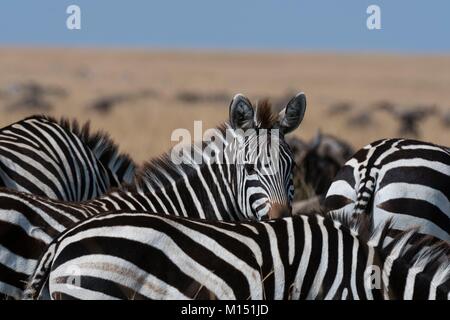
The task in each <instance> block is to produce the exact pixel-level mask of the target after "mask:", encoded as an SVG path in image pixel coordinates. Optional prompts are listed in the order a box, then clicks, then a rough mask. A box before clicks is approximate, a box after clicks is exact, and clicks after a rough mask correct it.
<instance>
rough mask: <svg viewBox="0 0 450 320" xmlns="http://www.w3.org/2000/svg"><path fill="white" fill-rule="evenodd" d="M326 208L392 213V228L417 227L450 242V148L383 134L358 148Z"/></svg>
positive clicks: (377, 216) (377, 217)
mask: <svg viewBox="0 0 450 320" xmlns="http://www.w3.org/2000/svg"><path fill="white" fill-rule="evenodd" d="M325 204H326V206H327V209H328V210H332V211H337V212H339V211H343V212H344V213H345V214H348V215H353V214H363V213H369V214H370V215H371V216H372V217H373V220H374V222H375V223H379V222H381V221H385V220H386V219H389V218H391V217H392V218H394V230H393V232H394V233H395V230H397V231H398V230H406V229H408V228H410V227H416V226H418V227H419V228H420V229H419V230H420V232H421V233H423V234H429V235H433V236H435V237H437V238H439V239H442V240H445V241H450V152H449V151H448V149H447V148H445V147H441V146H437V145H434V144H430V143H426V142H421V141H415V140H407V139H385V140H380V141H376V142H374V143H372V144H369V145H367V146H366V147H364V148H362V149H361V150H359V151H358V152H357V153H356V154H355V155H354V156H353V157H352V158H351V159H350V160H349V161H348V162H347V163H346V164H345V166H344V167H343V168H342V169H341V170H340V172H339V173H338V175H337V176H336V178H335V180H334V182H333V183H332V185H331V187H330V189H329V190H328V193H327V197H326V201H325Z"/></svg>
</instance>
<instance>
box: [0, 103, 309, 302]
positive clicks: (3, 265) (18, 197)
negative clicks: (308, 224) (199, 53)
mask: <svg viewBox="0 0 450 320" xmlns="http://www.w3.org/2000/svg"><path fill="white" fill-rule="evenodd" d="M236 103H238V104H239V105H240V106H241V107H243V109H240V111H236V112H237V113H242V112H244V113H246V112H247V111H249V109H248V108H251V110H252V111H253V108H252V107H251V105H250V103H249V102H248V100H247V99H246V98H244V97H242V96H237V97H235V99H233V102H232V104H231V108H230V110H231V112H230V114H231V119H230V120H231V121H230V122H231V123H235V122H233V120H234V118H233V117H237V118H239V119H241V120H242V117H241V115H242V114H234V115H233V111H232V110H233V108H234V106H236ZM268 107H269V106H268V105H263V106H260V107H258V109H257V112H256V115H255V116H254V115H253V112H252V119H251V121H252V126H253V125H254V126H257V128H258V129H273V128H274V127H275V126H278V127H282V128H283V131H284V132H282V134H281V135H280V132H279V131H275V130H273V131H270V130H269V131H268V132H269V134H271V135H274V139H275V140H276V141H278V142H279V144H280V150H279V154H278V157H277V162H276V163H275V162H272V163H271V166H269V167H261V166H260V165H259V164H258V159H259V156H260V155H261V154H262V153H261V152H259V151H255V150H259V149H261V148H265V146H266V143H267V140H264V139H262V141H261V142H260V143H259V142H258V143H257V144H256V145H255V144H249V143H248V141H255V140H258V139H257V138H258V136H259V135H260V134H262V131H259V130H256V131H253V132H252V134H251V135H247V136H241V135H238V134H239V133H236V132H235V131H234V130H235V129H234V127H233V125H230V126H225V127H221V128H220V129H219V130H217V132H216V133H217V137H218V141H217V143H218V144H219V143H220V142H225V134H226V132H229V131H231V133H232V134H234V139H233V140H232V141H231V142H229V143H227V144H225V147H224V148H223V149H219V150H223V151H222V152H223V154H221V152H217V153H216V154H215V157H217V158H219V157H221V155H225V156H224V157H223V158H224V160H225V161H223V162H221V161H218V160H217V161H216V160H215V158H214V157H211V156H210V155H208V154H206V153H204V152H203V151H202V150H201V149H200V148H198V147H196V146H194V147H193V148H192V150H191V149H190V150H189V151H192V152H189V153H186V154H184V155H183V157H184V158H182V160H185V161H182V162H181V163H180V164H175V162H174V161H173V158H171V157H169V155H164V156H161V157H160V158H158V159H157V160H154V161H151V162H150V163H148V164H147V165H146V166H145V168H144V169H143V172H140V173H138V178H137V179H136V185H135V186H131V187H122V188H121V189H118V190H115V191H112V192H109V193H108V194H106V195H104V196H102V197H100V198H97V199H93V200H90V201H86V202H83V203H79V204H75V203H68V202H63V201H57V200H49V199H47V198H42V197H38V196H34V195H30V194H24V193H17V192H13V191H11V190H0V246H1V247H0V269H2V271H0V293H3V294H5V295H7V296H9V297H15V298H17V297H18V296H20V294H21V292H22V290H23V281H24V280H25V279H26V278H27V277H28V276H29V275H30V274H31V272H32V270H33V269H34V267H35V266H36V263H37V258H38V256H39V255H40V254H41V253H42V252H43V250H44V248H45V247H46V245H48V244H49V243H50V242H51V241H52V240H53V239H54V238H55V237H56V236H57V235H58V234H59V233H61V232H62V231H64V230H65V229H67V228H69V227H72V226H73V225H74V224H76V223H77V222H79V221H82V220H84V219H86V218H87V217H90V216H93V215H97V214H99V213H104V212H108V211H112V210H129V211H145V212H158V213H164V214H167V215H175V216H182V217H194V218H200V219H212V220H225V221H240V220H246V219H253V220H255V219H266V218H277V217H280V216H285V215H289V214H290V204H291V201H292V197H293V186H292V169H293V159H292V155H291V152H290V149H289V147H288V145H287V144H286V143H285V142H284V134H286V133H287V132H289V131H290V130H292V129H294V128H295V127H297V126H298V125H299V123H300V121H301V117H302V116H303V112H304V107H305V102H304V96H303V95H297V96H296V97H295V98H294V99H293V100H292V101H291V102H290V104H288V107H287V108H288V109H287V111H288V114H289V118H290V120H289V121H284V119H285V117H284V114H285V113H284V112H283V113H282V116H281V118H280V119H276V118H275V119H273V116H272V114H271V113H270V112H269V111H270V110H269V109H268ZM291 108H293V110H292V109H291ZM246 114H247V113H246ZM300 116H301V117H300ZM253 117H255V118H253ZM253 121H255V122H253ZM226 129H228V131H227V130H226ZM249 146H252V147H249ZM261 146H262V147H261ZM196 152H199V155H200V158H201V159H202V160H203V161H201V163H196V162H195V161H193V159H195V153H196ZM255 153H256V157H255V156H254V155H255ZM248 154H253V155H252V157H254V158H256V159H254V160H255V161H254V163H255V164H253V163H251V165H252V167H250V168H249V163H248V162H244V163H242V164H241V162H237V163H236V162H234V161H235V160H233V159H238V158H240V159H248V158H249V157H250V156H248ZM176 160H179V159H176ZM275 165H276V166H277V167H278V169H277V170H272V166H275ZM247 189H248V190H247ZM17 242H19V243H20V244H21V245H20V247H17V245H15V243H17Z"/></svg>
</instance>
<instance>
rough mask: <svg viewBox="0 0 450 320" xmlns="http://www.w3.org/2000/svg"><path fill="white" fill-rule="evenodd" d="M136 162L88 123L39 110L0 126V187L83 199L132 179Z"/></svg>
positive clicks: (72, 199) (61, 197)
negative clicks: (46, 114) (92, 131)
mask: <svg viewBox="0 0 450 320" xmlns="http://www.w3.org/2000/svg"><path fill="white" fill-rule="evenodd" d="M134 168H135V165H134V163H133V162H132V161H131V159H130V158H129V157H128V156H127V155H125V154H119V153H118V148H117V146H116V145H115V144H114V143H113V141H112V140H111V139H110V138H109V137H108V135H106V134H105V133H102V132H96V133H91V131H90V126H89V123H86V124H85V125H83V126H80V125H79V123H78V122H77V121H72V122H70V121H69V120H67V119H61V120H60V121H57V120H55V119H54V118H51V117H48V116H43V115H37V116H31V117H28V118H25V119H23V120H21V121H18V122H16V123H14V124H11V125H9V126H7V127H4V128H2V129H1V130H0V186H4V187H8V188H10V189H14V190H18V191H22V192H27V193H32V194H36V195H40V196H45V197H49V198H51V199H60V200H66V201H84V200H88V199H92V198H95V197H97V196H100V195H101V194H103V193H105V192H106V191H107V190H108V189H110V188H111V187H117V186H119V185H121V184H122V183H130V182H132V180H133V177H134Z"/></svg>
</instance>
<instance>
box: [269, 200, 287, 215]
mask: <svg viewBox="0 0 450 320" xmlns="http://www.w3.org/2000/svg"><path fill="white" fill-rule="evenodd" d="M291 215H292V208H291V207H289V206H287V205H283V204H279V203H273V204H272V207H271V208H270V211H269V219H279V218H285V217H290V216H291Z"/></svg>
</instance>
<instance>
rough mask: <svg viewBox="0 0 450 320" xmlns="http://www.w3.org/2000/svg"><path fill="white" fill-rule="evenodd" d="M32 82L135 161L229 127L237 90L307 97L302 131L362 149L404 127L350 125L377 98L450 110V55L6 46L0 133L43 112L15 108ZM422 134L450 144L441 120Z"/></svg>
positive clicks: (0, 74)
mask: <svg viewBox="0 0 450 320" xmlns="http://www.w3.org/2000/svg"><path fill="white" fill-rule="evenodd" d="M30 81H34V82H36V83H39V84H40V85H43V86H56V87H61V88H62V89H64V90H65V91H66V92H67V95H66V96H57V95H49V96H48V97H47V96H46V99H47V100H48V101H49V102H50V103H51V104H52V105H53V109H51V110H50V111H49V112H48V113H50V114H51V115H54V116H57V117H59V116H65V117H70V118H76V119H79V120H80V121H81V122H84V121H87V120H90V121H91V123H92V126H93V127H94V128H96V129H102V130H105V131H107V132H109V133H110V135H111V136H112V138H113V139H114V140H115V141H117V142H118V143H119V144H120V147H121V150H122V151H125V152H128V153H130V154H131V156H132V157H133V158H134V159H136V161H138V162H142V161H144V160H146V159H149V158H150V157H153V156H155V155H158V154H159V153H161V152H163V151H165V150H167V149H168V148H169V147H170V146H171V144H172V143H171V133H172V131H173V130H174V129H176V128H187V129H189V130H191V131H192V130H193V122H194V120H203V126H204V129H206V128H208V127H213V126H215V125H217V124H219V123H221V122H223V121H224V120H226V119H227V117H228V101H227V100H226V99H224V98H223V97H224V96H225V97H229V98H228V99H229V100H231V98H232V96H233V95H234V94H235V93H237V92H241V93H244V94H246V95H247V96H249V98H250V99H252V100H255V99H257V98H262V97H269V98H272V99H274V100H275V101H280V98H282V97H285V96H287V95H288V94H294V93H295V92H296V91H299V90H302V91H304V92H305V93H306V95H307V98H308V109H307V114H306V117H305V119H304V121H303V124H302V126H301V128H300V129H298V130H297V131H296V133H295V134H296V135H298V136H299V137H303V138H306V139H309V138H311V137H312V136H314V135H315V133H316V132H317V130H318V129H321V130H322V131H323V132H326V133H331V134H335V135H337V136H339V137H342V138H344V139H345V140H348V141H349V142H350V143H351V144H353V145H354V146H355V147H357V148H358V147H361V146H363V145H365V144H367V143H369V142H371V141H373V140H375V139H378V138H382V137H394V136H397V135H398V133H397V132H398V123H397V121H396V120H395V119H393V117H392V116H391V115H389V114H387V113H383V112H379V113H376V114H375V115H374V118H373V120H374V122H373V124H371V125H362V126H360V127H354V126H350V125H349V124H348V117H349V116H354V115H358V114H363V113H366V112H370V111H371V108H373V104H374V103H376V102H378V101H390V102H392V103H394V104H396V105H399V106H400V107H408V106H415V105H421V104H425V105H434V104H435V105H437V107H438V110H439V111H440V112H441V113H442V114H445V113H448V112H450V56H400V55H398V56H387V55H345V54H316V53H278V54H276V53H231V52H220V53H214V52H163V51H150V50H147V51H145V50H118V49H117V50H113V49H50V48H49V49H28V48H20V49H19V48H2V49H0V126H4V125H7V124H9V123H11V122H14V121H17V120H19V119H21V118H23V117H25V116H27V115H30V114H34V113H40V111H39V110H30V109H11V108H10V107H8V105H10V104H11V100H12V99H14V96H13V93H11V92H12V91H14V90H13V89H11V88H13V86H14V85H16V84H21V83H27V82H30ZM145 91H147V92H148V91H150V92H152V94H149V95H147V96H143V97H140V98H136V99H129V100H123V101H121V102H120V101H119V102H118V103H117V105H116V106H114V107H113V108H111V109H110V110H109V111H108V112H103V113H101V112H96V111H95V110H92V108H89V106H90V105H92V103H93V102H94V101H95V99H98V98H100V97H105V96H110V95H112V96H116V95H128V94H131V95H135V94H136V93H139V92H145ZM183 93H184V94H185V93H194V94H198V95H204V96H218V97H219V98H217V99H214V98H211V99H204V100H201V101H197V102H195V103H189V102H187V101H184V100H183V99H180V94H181V95H182V94H183ZM11 95H12V96H13V97H11ZM188 98H189V97H188ZM194 98H195V97H194ZM186 99H187V98H186ZM342 101H348V102H351V103H352V104H353V105H354V106H355V107H354V108H353V110H352V111H351V112H350V113H349V114H337V115H334V116H332V115H330V113H329V107H330V105H333V104H335V103H338V102H342ZM420 131H421V136H420V137H421V139H424V140H428V141H432V142H435V143H439V144H444V145H447V146H448V145H450V129H449V128H446V127H445V126H444V125H443V122H442V121H441V119H440V118H438V117H429V118H427V119H426V120H425V121H423V123H421V125H420Z"/></svg>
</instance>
